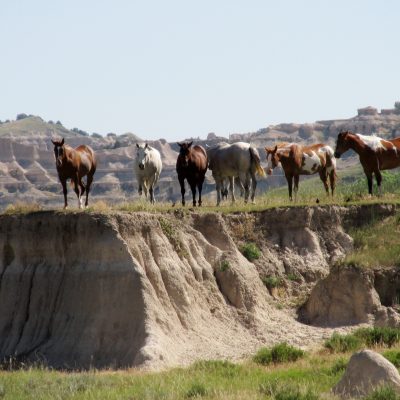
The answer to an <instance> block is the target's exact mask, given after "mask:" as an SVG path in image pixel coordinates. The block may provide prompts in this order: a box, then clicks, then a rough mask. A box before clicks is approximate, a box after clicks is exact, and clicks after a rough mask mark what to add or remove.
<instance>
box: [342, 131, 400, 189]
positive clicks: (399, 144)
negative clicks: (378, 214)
mask: <svg viewBox="0 0 400 400" xmlns="http://www.w3.org/2000/svg"><path fill="white" fill-rule="evenodd" d="M349 149H352V150H354V151H355V152H356V153H357V154H358V155H359V157H360V162H361V165H362V167H363V169H364V172H365V175H366V176H367V180H368V193H369V194H370V195H372V176H373V174H375V178H376V183H377V184H378V189H379V194H382V188H381V183H382V174H381V172H380V171H382V170H385V169H393V168H397V167H399V166H400V138H396V139H391V140H386V139H382V138H380V137H378V136H365V135H361V134H359V133H353V132H350V131H343V132H340V133H339V135H338V138H337V141H336V150H335V157H336V158H340V156H341V155H342V154H343V153H345V152H346V151H347V150H349Z"/></svg>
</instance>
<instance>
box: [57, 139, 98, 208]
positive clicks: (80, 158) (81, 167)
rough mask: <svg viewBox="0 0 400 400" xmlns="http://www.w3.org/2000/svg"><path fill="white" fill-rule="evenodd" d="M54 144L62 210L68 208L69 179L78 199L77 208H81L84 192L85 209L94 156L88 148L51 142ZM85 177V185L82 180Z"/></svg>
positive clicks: (93, 166)
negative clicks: (62, 197)
mask: <svg viewBox="0 0 400 400" xmlns="http://www.w3.org/2000/svg"><path fill="white" fill-rule="evenodd" d="M52 143H53V144H54V156H55V158H56V167H57V172H58V177H59V179H60V182H61V185H62V188H63V193H64V209H65V208H67V207H68V201H67V180H68V179H71V183H72V184H73V185H74V190H75V193H76V195H77V197H78V206H79V208H82V196H83V194H84V193H85V191H86V202H85V207H87V206H88V204H89V203H88V197H89V191H90V186H91V184H92V182H93V175H94V173H95V172H96V156H95V153H94V151H93V150H92V148H90V147H89V146H85V145H82V146H78V147H77V148H76V149H73V148H72V147H70V146H68V145H67V144H64V139H62V140H61V141H56V140H52ZM84 176H87V181H86V185H84V183H83V182H82V178H83V177H84Z"/></svg>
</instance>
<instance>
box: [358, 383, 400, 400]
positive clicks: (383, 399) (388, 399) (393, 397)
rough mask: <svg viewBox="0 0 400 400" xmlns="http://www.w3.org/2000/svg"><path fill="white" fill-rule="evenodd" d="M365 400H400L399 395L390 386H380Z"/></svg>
mask: <svg viewBox="0 0 400 400" xmlns="http://www.w3.org/2000/svg"><path fill="white" fill-rule="evenodd" d="M364 399H365V400H400V395H399V394H398V393H396V392H395V390H394V389H393V388H392V387H390V386H381V387H379V388H377V389H375V390H374V391H373V392H372V393H371V394H370V395H368V396H366V397H365V398H364Z"/></svg>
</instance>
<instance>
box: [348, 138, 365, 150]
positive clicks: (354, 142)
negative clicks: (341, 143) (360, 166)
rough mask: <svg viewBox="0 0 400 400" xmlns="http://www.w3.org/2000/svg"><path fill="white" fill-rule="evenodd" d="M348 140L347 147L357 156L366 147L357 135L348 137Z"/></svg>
mask: <svg viewBox="0 0 400 400" xmlns="http://www.w3.org/2000/svg"><path fill="white" fill-rule="evenodd" d="M350 138H351V140H350V141H349V147H350V149H352V150H354V151H355V152H356V153H357V154H360V153H362V152H363V151H364V150H365V148H366V147H367V146H366V144H364V143H363V142H362V140H361V139H360V138H359V137H358V136H357V135H355V134H353V135H352V136H350Z"/></svg>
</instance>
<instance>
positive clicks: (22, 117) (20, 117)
mask: <svg viewBox="0 0 400 400" xmlns="http://www.w3.org/2000/svg"><path fill="white" fill-rule="evenodd" d="M24 118H28V115H26V114H25V113H21V114H17V121H19V120H20V119H24Z"/></svg>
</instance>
